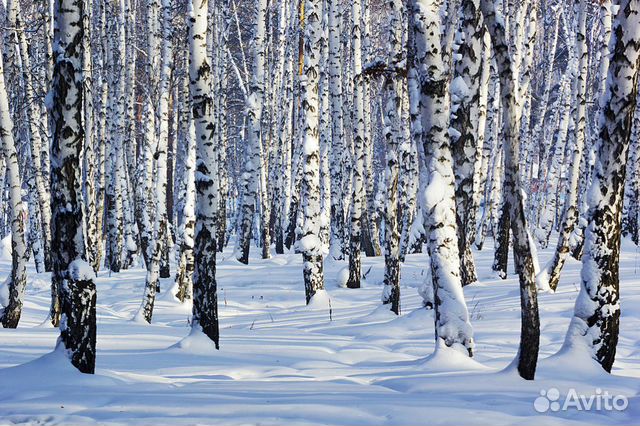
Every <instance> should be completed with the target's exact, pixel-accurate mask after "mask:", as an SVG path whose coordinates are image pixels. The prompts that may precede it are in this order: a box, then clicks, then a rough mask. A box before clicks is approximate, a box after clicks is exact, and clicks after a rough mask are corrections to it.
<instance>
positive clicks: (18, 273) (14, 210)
mask: <svg viewBox="0 0 640 426" xmlns="http://www.w3.org/2000/svg"><path fill="white" fill-rule="evenodd" d="M0 138H1V139H2V154H3V156H4V160H5V162H6V168H7V175H6V176H7V182H8V186H9V199H8V200H7V201H8V202H9V206H10V208H9V209H6V207H4V206H3V207H4V208H5V210H10V211H11V275H10V276H9V279H8V280H7V282H6V285H7V287H8V291H9V299H8V302H9V303H8V304H7V306H5V307H4V308H3V309H1V310H0V322H1V323H2V326H3V327H4V328H16V327H18V322H19V321H20V315H21V314H22V300H23V298H24V289H25V287H26V285H27V261H28V260H29V252H28V251H27V245H26V243H25V234H24V231H25V223H24V222H25V221H24V219H25V211H24V206H23V204H22V193H21V191H22V181H21V179H20V170H19V167H18V154H17V152H16V146H15V143H14V139H13V120H12V119H11V114H10V112H9V96H8V95H7V89H6V86H5V77H4V64H3V61H2V55H1V54H0ZM1 166H2V167H3V168H4V167H5V164H2V165H1ZM34 167H35V166H34ZM3 183H4V182H3ZM2 191H3V192H4V185H3V186H2Z"/></svg>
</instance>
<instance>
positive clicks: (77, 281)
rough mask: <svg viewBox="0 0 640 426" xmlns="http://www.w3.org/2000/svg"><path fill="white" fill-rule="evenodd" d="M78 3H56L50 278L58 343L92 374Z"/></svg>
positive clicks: (93, 330)
mask: <svg viewBox="0 0 640 426" xmlns="http://www.w3.org/2000/svg"><path fill="white" fill-rule="evenodd" d="M83 7H84V1H82V0H56V1H55V4H54V19H55V30H54V53H55V67H54V70H53V82H52V91H53V97H52V110H51V118H52V125H53V128H52V130H53V142H52V145H51V166H52V168H51V197H52V198H51V208H52V213H53V215H52V221H51V228H52V240H51V241H52V252H51V253H52V261H53V273H52V275H51V279H52V282H53V283H54V287H55V288H57V290H58V292H59V297H60V313H61V316H62V319H61V321H60V338H59V339H58V347H61V348H63V349H64V350H65V351H66V354H67V356H69V358H70V360H71V363H72V364H73V365H74V366H75V367H76V368H77V369H78V370H80V371H81V372H83V373H90V374H93V372H94V369H95V356H96V287H95V284H94V282H93V279H94V277H95V274H94V272H93V268H92V267H91V265H89V264H88V263H87V262H86V259H85V256H86V253H85V241H84V218H83V205H82V189H81V187H82V173H81V171H82V167H81V164H82V163H81V161H82V153H83V142H84V135H83V132H84V128H83V123H82V106H83V102H82V92H83V89H82V83H83V77H82V50H83V49H82V35H83V31H84V28H83V27H84V26H83V20H82V17H83Z"/></svg>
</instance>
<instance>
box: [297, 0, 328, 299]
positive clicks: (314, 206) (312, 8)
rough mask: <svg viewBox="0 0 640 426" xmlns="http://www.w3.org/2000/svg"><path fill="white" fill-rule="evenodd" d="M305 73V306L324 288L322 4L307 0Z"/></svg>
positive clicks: (317, 0)
mask: <svg viewBox="0 0 640 426" xmlns="http://www.w3.org/2000/svg"><path fill="white" fill-rule="evenodd" d="M304 14H305V32H304V34H305V36H304V71H303V75H304V76H305V77H306V79H305V82H304V85H303V89H304V92H303V100H302V108H303V111H302V112H303V114H304V139H303V140H304V166H303V167H304V178H303V183H302V185H303V189H302V206H301V207H302V214H303V225H302V238H301V239H300V241H299V242H298V244H299V246H300V247H299V248H300V251H302V257H303V259H304V288H305V295H306V299H307V303H309V301H310V300H311V298H313V296H314V295H315V294H316V292H318V290H323V289H324V276H323V271H322V241H321V240H320V137H319V129H318V121H319V118H320V102H319V99H318V87H319V83H320V78H319V76H320V70H319V68H320V51H319V50H320V46H321V45H322V43H324V42H325V41H326V40H325V39H324V37H323V33H322V25H321V17H322V2H321V1H320V0H306V1H305V6H304Z"/></svg>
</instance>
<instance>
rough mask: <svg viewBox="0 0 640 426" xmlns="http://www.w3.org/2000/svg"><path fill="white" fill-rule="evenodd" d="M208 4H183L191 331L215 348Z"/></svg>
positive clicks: (214, 181) (213, 155)
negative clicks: (192, 176) (192, 157)
mask: <svg viewBox="0 0 640 426" xmlns="http://www.w3.org/2000/svg"><path fill="white" fill-rule="evenodd" d="M207 9H208V0H190V1H189V54H190V56H189V80H190V82H189V87H190V92H191V108H192V109H191V112H192V116H193V121H194V123H195V136H196V172H195V173H196V230H195V247H194V256H195V270H194V274H193V317H192V319H191V328H192V330H195V331H197V332H202V333H204V334H206V335H207V336H208V337H209V338H210V339H211V340H212V341H213V342H214V343H215V346H216V349H218V348H219V336H220V332H219V325H218V296H217V293H216V290H217V284H216V251H217V245H216V217H217V212H216V210H217V207H218V205H217V203H218V192H219V188H218V178H217V164H216V162H217V155H216V150H215V147H214V141H215V124H214V117H213V99H212V98H211V92H210V90H211V66H210V65H209V59H208V58H207Z"/></svg>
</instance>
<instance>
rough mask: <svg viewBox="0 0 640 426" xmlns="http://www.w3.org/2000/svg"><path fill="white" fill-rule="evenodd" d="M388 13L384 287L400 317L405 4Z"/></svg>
mask: <svg viewBox="0 0 640 426" xmlns="http://www.w3.org/2000/svg"><path fill="white" fill-rule="evenodd" d="M386 6H387V7H386V12H387V13H388V19H389V21H388V27H387V31H389V39H388V40H389V41H388V49H389V57H388V59H387V61H388V64H387V67H388V68H389V71H390V75H387V76H386V77H385V82H384V88H385V91H386V92H387V105H386V111H385V139H386V141H387V153H386V160H387V167H386V170H385V181H386V184H387V197H386V200H385V222H384V223H385V231H384V287H383V290H382V303H383V304H389V305H391V311H392V312H394V313H395V314H396V315H399V314H400V234H399V231H398V200H397V198H398V173H399V170H398V169H399V167H398V146H399V145H400V144H401V143H402V141H403V138H404V134H403V130H402V103H403V102H402V84H403V80H402V78H401V76H400V75H399V74H400V68H401V66H402V64H403V63H404V62H405V61H406V57H405V55H404V54H403V49H402V23H403V19H402V18H403V16H402V10H403V5H402V2H401V0H391V1H388V2H387V4H386Z"/></svg>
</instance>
